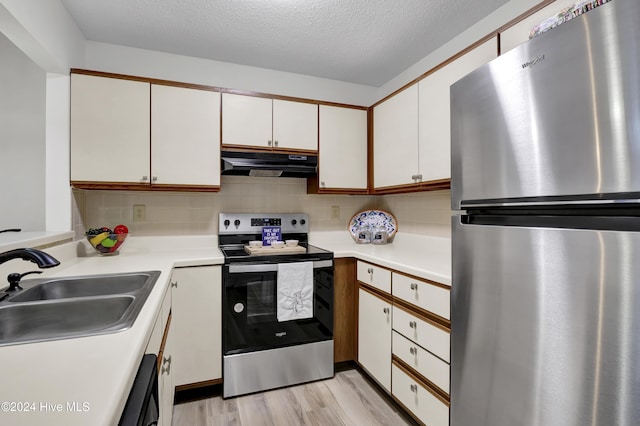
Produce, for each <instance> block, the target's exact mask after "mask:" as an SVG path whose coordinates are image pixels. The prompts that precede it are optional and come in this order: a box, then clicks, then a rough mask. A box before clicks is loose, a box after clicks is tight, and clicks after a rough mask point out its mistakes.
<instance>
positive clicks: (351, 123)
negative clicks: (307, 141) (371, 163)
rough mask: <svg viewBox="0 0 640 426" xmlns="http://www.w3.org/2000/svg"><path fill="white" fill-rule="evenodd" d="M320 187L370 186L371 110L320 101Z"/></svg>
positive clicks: (360, 187)
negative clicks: (324, 103) (368, 169)
mask: <svg viewBox="0 0 640 426" xmlns="http://www.w3.org/2000/svg"><path fill="white" fill-rule="evenodd" d="M319 124H320V141H319V152H318V161H319V164H318V167H319V172H318V175H319V187H320V189H340V188H349V189H363V190H366V189H367V111H366V110H363V109H355V108H343V107H336V106H327V105H320V119H319Z"/></svg>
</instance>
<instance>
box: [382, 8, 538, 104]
mask: <svg viewBox="0 0 640 426" xmlns="http://www.w3.org/2000/svg"><path fill="white" fill-rule="evenodd" d="M541 1H542V0H511V1H510V2H508V3H506V4H505V5H504V6H502V7H500V8H498V9H497V10H496V11H494V12H493V13H492V14H490V15H489V16H487V17H486V18H484V19H482V20H481V21H479V22H477V23H476V24H475V25H473V26H471V27H470V28H468V29H467V30H466V31H464V32H462V33H460V34H459V35H458V36H456V37H454V38H453V39H452V40H450V41H449V42H447V43H446V44H444V45H443V46H442V47H440V48H439V49H437V50H436V51H435V52H433V53H431V54H430V55H428V56H426V57H424V58H423V59H421V60H420V61H418V62H416V63H415V64H413V65H412V66H410V67H409V68H407V69H406V70H405V71H403V72H401V73H400V74H398V75H397V76H396V77H394V78H393V79H391V80H389V81H388V82H387V83H385V84H383V85H382V86H380V87H379V88H378V89H377V91H376V95H375V100H374V101H373V102H372V104H373V103H375V102H377V101H379V100H380V99H382V98H384V97H385V96H387V95H389V94H390V93H393V92H394V91H396V90H398V89H399V88H401V87H402V86H404V85H405V84H407V83H409V82H410V81H413V80H415V79H416V78H418V77H420V76H421V75H422V74H424V73H425V72H427V71H428V70H430V69H432V68H434V67H435V66H437V65H439V64H441V63H442V62H444V61H446V60H447V59H449V58H450V57H451V56H453V55H455V54H456V53H458V52H460V51H461V50H463V49H465V48H466V47H468V46H470V45H471V44H473V43H475V42H476V41H478V40H480V39H481V38H483V37H485V36H486V35H487V34H490V33H492V32H494V31H495V30H497V29H498V28H500V27H501V26H502V25H504V24H506V23H507V22H509V21H511V20H512V19H514V18H516V17H518V16H519V15H521V14H523V13H524V12H526V11H527V10H529V9H531V8H532V7H534V6H536V5H537V4H539V3H540V2H541Z"/></svg>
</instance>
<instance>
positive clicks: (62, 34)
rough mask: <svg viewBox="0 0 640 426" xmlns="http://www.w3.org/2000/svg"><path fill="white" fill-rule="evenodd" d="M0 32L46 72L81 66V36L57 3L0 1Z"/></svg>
mask: <svg viewBox="0 0 640 426" xmlns="http://www.w3.org/2000/svg"><path fill="white" fill-rule="evenodd" d="M0 32H2V33H3V34H4V35H5V36H6V37H7V38H8V39H9V40H11V41H12V42H13V43H14V44H15V45H16V46H18V48H20V50H22V51H23V52H24V53H25V54H26V55H27V56H29V57H30V58H31V60H32V61H33V62H35V63H36V64H38V65H39V66H40V68H42V69H43V70H45V71H47V72H53V73H60V74H66V73H68V72H69V68H70V67H71V66H74V65H75V66H79V65H80V64H81V63H82V60H83V57H84V41H85V39H84V36H83V35H82V33H81V32H80V30H79V29H78V27H77V26H76V24H75V22H74V21H73V19H72V18H71V16H70V15H69V14H68V12H67V10H66V9H65V8H64V6H62V3H60V1H59V0H46V1H42V0H0Z"/></svg>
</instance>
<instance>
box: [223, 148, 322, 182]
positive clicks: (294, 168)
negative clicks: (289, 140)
mask: <svg viewBox="0 0 640 426" xmlns="http://www.w3.org/2000/svg"><path fill="white" fill-rule="evenodd" d="M221 157H222V165H221V173H222V174H223V175H237V176H262V177H265V176H266V177H302V178H306V177H311V176H315V175H316V174H317V172H318V171H317V170H318V156H317V155H299V154H274V153H271V152H239V151H222V156H221Z"/></svg>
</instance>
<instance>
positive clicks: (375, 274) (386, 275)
mask: <svg viewBox="0 0 640 426" xmlns="http://www.w3.org/2000/svg"><path fill="white" fill-rule="evenodd" d="M356 276H357V279H358V281H360V282H363V283H365V284H369V285H370V286H373V287H376V288H378V289H380V290H382V291H386V292H387V293H391V271H389V270H387V269H384V268H381V267H379V266H375V265H372V264H370V263H366V262H360V261H358V265H357V272H356Z"/></svg>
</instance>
